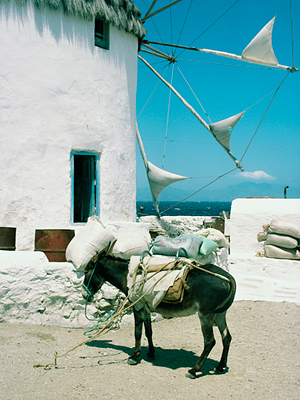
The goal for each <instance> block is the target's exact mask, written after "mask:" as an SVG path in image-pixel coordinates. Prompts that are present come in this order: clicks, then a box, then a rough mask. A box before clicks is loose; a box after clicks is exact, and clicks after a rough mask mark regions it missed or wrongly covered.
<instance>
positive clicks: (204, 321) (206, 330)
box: [186, 311, 216, 379]
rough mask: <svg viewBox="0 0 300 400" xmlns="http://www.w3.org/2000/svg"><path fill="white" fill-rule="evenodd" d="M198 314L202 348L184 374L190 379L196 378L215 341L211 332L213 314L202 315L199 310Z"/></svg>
mask: <svg viewBox="0 0 300 400" xmlns="http://www.w3.org/2000/svg"><path fill="white" fill-rule="evenodd" d="M198 315H199V319H200V322H201V329H202V333H203V338H204V349H203V352H202V354H201V356H200V357H199V358H198V360H197V362H196V364H195V365H194V366H193V368H192V369H190V370H189V371H188V373H187V374H186V376H187V377H188V378H191V379H194V378H196V372H199V371H200V370H201V368H202V366H203V364H204V362H205V360H206V359H207V357H208V355H209V353H210V352H211V349H212V348H213V347H214V345H215V343H216V341H215V338H214V332H213V322H214V317H215V314H208V315H203V314H202V313H200V311H199V312H198Z"/></svg>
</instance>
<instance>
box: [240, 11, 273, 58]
mask: <svg viewBox="0 0 300 400" xmlns="http://www.w3.org/2000/svg"><path fill="white" fill-rule="evenodd" d="M274 22H275V17H274V18H273V19H271V21H269V22H268V23H267V25H265V26H264V27H263V29H262V30H261V31H260V32H259V33H258V34H257V35H256V36H255V38H254V39H252V41H251V42H250V43H249V44H248V46H247V47H246V48H245V49H244V51H243V53H242V59H243V60H245V61H248V62H252V63H258V64H267V65H270V66H277V65H278V61H277V58H276V56H275V53H274V50H273V46H272V32H273V26H274Z"/></svg>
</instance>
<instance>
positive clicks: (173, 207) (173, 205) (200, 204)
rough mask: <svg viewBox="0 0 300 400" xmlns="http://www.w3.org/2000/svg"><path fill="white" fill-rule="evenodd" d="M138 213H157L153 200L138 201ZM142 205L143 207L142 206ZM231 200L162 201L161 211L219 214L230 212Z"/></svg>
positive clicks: (169, 213) (160, 204)
mask: <svg viewBox="0 0 300 400" xmlns="http://www.w3.org/2000/svg"><path fill="white" fill-rule="evenodd" d="M136 207H137V215H138V216H139V217H140V216H142V215H143V216H146V215H156V211H155V208H154V204H153V202H151V201H137V202H136ZM141 207H142V208H141ZM230 209H231V202H230V201H229V202H227V201H184V202H182V203H178V202H176V201H161V202H160V203H159V211H160V213H161V215H162V216H178V215H181V216H182V215H185V216H201V217H202V216H214V217H216V216H219V215H220V214H221V215H222V213H223V211H225V212H226V213H230Z"/></svg>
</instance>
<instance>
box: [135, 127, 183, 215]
mask: <svg viewBox="0 0 300 400" xmlns="http://www.w3.org/2000/svg"><path fill="white" fill-rule="evenodd" d="M136 136H137V140H138V143H139V147H140V152H141V155H142V158H143V161H144V164H145V168H146V173H147V178H148V182H149V186H150V190H151V194H152V199H153V202H154V206H155V210H156V213H157V216H158V217H159V209H158V204H157V200H156V199H157V197H158V195H159V193H160V192H161V191H162V190H163V189H164V188H165V187H167V186H168V185H170V184H171V183H174V182H178V181H181V180H183V179H187V177H186V176H183V175H177V174H173V173H172V172H168V171H165V170H163V169H161V168H159V167H156V166H155V165H154V164H152V163H151V162H150V161H148V160H147V157H146V153H145V149H144V145H143V142H142V139H141V135H140V132H139V128H138V125H137V124H136Z"/></svg>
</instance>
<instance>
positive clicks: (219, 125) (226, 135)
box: [209, 111, 245, 151]
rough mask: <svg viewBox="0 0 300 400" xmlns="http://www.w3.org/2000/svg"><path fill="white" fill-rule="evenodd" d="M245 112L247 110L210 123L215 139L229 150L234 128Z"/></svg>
mask: <svg viewBox="0 0 300 400" xmlns="http://www.w3.org/2000/svg"><path fill="white" fill-rule="evenodd" d="M244 113H245V111H243V112H241V113H239V114H236V115H234V116H232V117H229V118H226V119H223V120H222V121H218V122H215V123H213V124H210V125H209V127H210V130H211V132H212V134H213V136H214V137H215V139H216V140H217V141H218V142H219V143H220V145H221V146H222V147H224V148H225V149H226V150H228V151H230V144H229V142H230V136H231V133H232V130H233V128H234V127H235V125H236V123H237V122H238V121H239V120H240V119H241V118H242V116H243V115H244Z"/></svg>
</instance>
